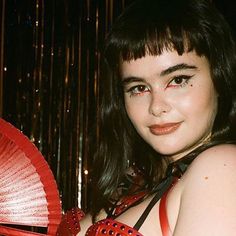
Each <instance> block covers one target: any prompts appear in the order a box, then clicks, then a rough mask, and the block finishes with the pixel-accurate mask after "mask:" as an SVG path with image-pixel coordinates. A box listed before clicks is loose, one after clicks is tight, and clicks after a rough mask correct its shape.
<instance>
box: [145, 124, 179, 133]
mask: <svg viewBox="0 0 236 236" xmlns="http://www.w3.org/2000/svg"><path fill="white" fill-rule="evenodd" d="M180 125H181V122H177V123H165V124H161V125H151V126H149V130H150V132H151V133H152V134H154V135H166V134H171V133H173V132H175V131H176V130H177V129H178V128H179V127H180Z"/></svg>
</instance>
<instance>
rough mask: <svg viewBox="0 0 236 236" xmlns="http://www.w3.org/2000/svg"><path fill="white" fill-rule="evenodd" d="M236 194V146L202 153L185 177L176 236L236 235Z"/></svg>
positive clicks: (213, 148) (225, 145)
mask: <svg viewBox="0 0 236 236" xmlns="http://www.w3.org/2000/svg"><path fill="white" fill-rule="evenodd" d="M235 196H236V145H229V144H224V145H218V146H214V147H211V148H209V149H207V150H206V151H204V152H202V153H201V154H199V156H198V157H197V158H196V159H195V160H194V161H193V162H192V164H191V165H190V166H189V168H188V169H187V171H186V173H185V174H184V176H183V179H182V193H181V204H180V209H179V217H178V220H177V224H176V228H175V234H174V235H175V236H179V235H192V236H195V235H215V236H220V235H234V234H235V232H236V224H235V222H236V197H235ZM199 225H201V227H199Z"/></svg>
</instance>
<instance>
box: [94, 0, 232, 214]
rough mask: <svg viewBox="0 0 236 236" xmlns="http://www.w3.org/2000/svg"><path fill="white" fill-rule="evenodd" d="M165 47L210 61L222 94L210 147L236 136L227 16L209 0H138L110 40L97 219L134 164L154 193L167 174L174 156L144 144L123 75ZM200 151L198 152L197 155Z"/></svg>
mask: <svg viewBox="0 0 236 236" xmlns="http://www.w3.org/2000/svg"><path fill="white" fill-rule="evenodd" d="M163 50H176V51H177V52H178V54H179V55H181V54H183V53H185V52H190V51H195V52H196V53H197V55H199V56H205V57H206V58H207V59H208V61H209V64H210V71H211V77H212V80H213V83H214V86H215V88H216V91H217V92H218V95H219V97H218V111H217V115H216V118H215V121H214V125H213V130H212V139H211V142H210V143H208V144H207V145H206V147H209V146H210V145H213V144H215V143H220V142H231V141H232V140H233V141H234V140H235V136H236V129H235V124H236V53H235V41H234V39H233V37H232V35H231V30H230V28H229V26H228V24H227V22H226V21H225V20H224V18H223V16H222V15H221V14H220V13H219V12H218V10H216V9H215V7H214V6H213V5H212V4H211V3H210V2H209V1H207V0H136V1H134V3H133V4H131V5H130V6H129V7H128V8H126V9H125V11H124V12H123V13H122V14H121V16H120V17H119V18H118V19H117V21H116V22H115V24H114V25H113V27H112V30H111V32H110V33H109V35H108V36H107V38H106V41H105V50H104V68H103V69H104V70H103V71H104V73H103V74H102V77H101V84H102V89H101V90H102V99H101V106H100V117H99V119H100V121H99V127H100V134H99V137H100V138H99V147H98V150H97V152H96V154H95V159H94V170H93V194H92V205H91V209H92V212H91V213H92V214H93V217H94V219H95V217H96V215H97V214H98V213H99V211H100V210H101V209H102V208H103V209H105V210H107V209H108V208H109V206H110V201H111V199H112V198H113V196H114V195H115V194H116V192H117V189H118V187H119V185H120V183H121V182H122V181H124V179H125V178H126V176H127V175H126V170H127V168H128V167H129V166H130V165H132V163H134V162H135V164H136V166H137V167H138V168H139V169H140V170H141V171H142V173H143V176H144V178H145V181H144V182H143V185H142V188H145V189H147V190H149V191H153V189H155V187H156V186H157V185H158V183H159V182H160V180H161V179H162V178H163V176H164V174H165V171H166V167H167V165H168V163H169V160H168V159H165V158H163V157H161V155H160V154H159V153H157V152H156V151H154V150H153V149H152V148H151V147H150V146H149V145H148V144H147V143H145V142H144V140H143V139H142V138H141V137H140V136H139V135H138V134H137V132H136V130H135V129H134V127H133V125H132V124H131V122H130V120H129V118H128V117H127V114H126V111H125V106H124V99H123V89H122V86H121V80H120V77H119V64H120V62H121V61H129V60H132V59H137V58H141V57H144V56H145V55H154V56H157V55H160V54H162V52H163ZM203 149H204V147H201V148H200V149H199V150H203ZM198 153H199V151H197V150H195V151H194V152H193V153H191V155H192V156H196V155H197V154H198ZM191 155H190V156H191Z"/></svg>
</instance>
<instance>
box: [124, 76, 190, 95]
mask: <svg viewBox="0 0 236 236" xmlns="http://www.w3.org/2000/svg"><path fill="white" fill-rule="evenodd" d="M192 77H193V75H191V76H190V75H178V76H175V77H174V78H173V79H172V80H171V81H170V82H169V83H168V84H167V87H166V88H168V87H169V88H178V87H181V88H182V87H185V86H186V85H187V84H188V83H189V81H190V79H191V78H192ZM178 79H180V80H181V83H180V84H178V83H177V81H176V80H178ZM173 81H175V83H176V85H170V84H171V83H172V82H173ZM141 87H142V88H143V90H144V91H143V92H142V91H141V92H135V90H137V89H138V88H139V89H140V88H141ZM148 91H149V89H148V87H147V86H146V85H142V84H139V85H135V86H133V87H130V88H129V89H127V90H126V92H127V93H130V96H142V95H143V94H144V93H145V92H148Z"/></svg>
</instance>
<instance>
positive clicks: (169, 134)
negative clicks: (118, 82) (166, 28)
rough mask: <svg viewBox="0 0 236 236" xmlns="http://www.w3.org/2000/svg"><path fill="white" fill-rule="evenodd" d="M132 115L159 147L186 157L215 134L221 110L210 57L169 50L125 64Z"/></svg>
mask: <svg viewBox="0 0 236 236" xmlns="http://www.w3.org/2000/svg"><path fill="white" fill-rule="evenodd" d="M120 72H121V78H122V83H123V86H124V99H125V107H126V111H127V114H128V116H129V118H130V120H131V122H132V123H133V125H134V127H135V128H136V130H137V132H138V133H139V134H140V136H141V137H142V138H143V139H144V140H145V141H146V142H147V143H148V144H150V145H151V146H152V147H153V148H154V149H155V150H156V151H157V152H159V153H161V154H163V155H172V157H173V160H176V159H179V158H181V157H182V156H183V155H185V154H187V153H188V152H190V151H191V150H192V149H194V148H196V147H197V146H199V145H200V144H201V143H202V142H204V141H205V140H206V139H207V138H208V137H209V136H210V134H211V129H212V126H213V123H214V119H215V116H216V112H217V92H216V91H215V88H214V85H213V82H212V79H211V75H210V67H209V63H208V60H207V59H206V58H205V57H203V56H202V57H199V56H198V55H197V54H196V53H195V52H189V53H184V54H183V55H178V53H177V52H175V51H163V53H162V54H161V55H160V56H150V55H147V56H145V57H142V58H140V59H137V60H131V61H124V62H122V63H121V67H120Z"/></svg>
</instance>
